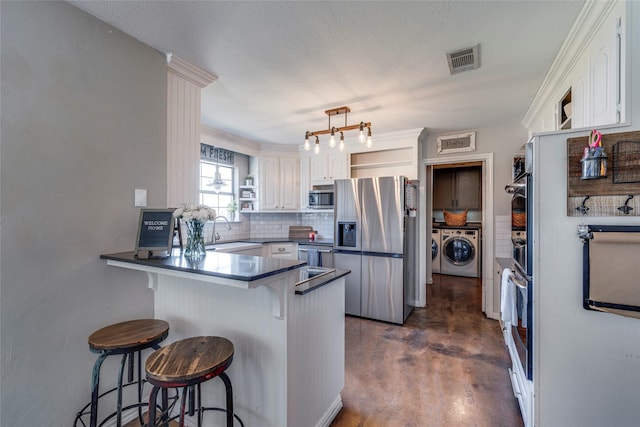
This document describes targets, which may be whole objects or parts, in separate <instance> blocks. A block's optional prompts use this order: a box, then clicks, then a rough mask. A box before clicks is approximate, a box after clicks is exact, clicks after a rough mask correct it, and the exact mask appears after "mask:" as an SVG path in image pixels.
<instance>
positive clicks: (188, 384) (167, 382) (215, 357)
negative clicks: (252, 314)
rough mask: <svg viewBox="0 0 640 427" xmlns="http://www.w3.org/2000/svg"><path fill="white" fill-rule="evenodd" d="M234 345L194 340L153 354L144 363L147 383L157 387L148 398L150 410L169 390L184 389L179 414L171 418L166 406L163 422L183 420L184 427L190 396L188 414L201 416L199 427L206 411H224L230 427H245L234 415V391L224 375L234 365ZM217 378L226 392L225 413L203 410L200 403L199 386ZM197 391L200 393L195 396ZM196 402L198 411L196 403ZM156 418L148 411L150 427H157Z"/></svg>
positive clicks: (218, 340) (217, 340)
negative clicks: (236, 424) (160, 394)
mask: <svg viewBox="0 0 640 427" xmlns="http://www.w3.org/2000/svg"><path fill="white" fill-rule="evenodd" d="M233 354H234V347H233V343H232V342H231V341H229V340H228V339H226V338H223V337H206V336H205V337H193V338H187V339H184V340H180V341H176V342H174V343H172V344H169V345H167V346H165V347H163V348H161V349H159V350H156V351H155V352H154V353H153V354H151V355H150V356H149V357H148V358H147V361H146V362H145V370H146V374H147V380H148V381H149V382H150V383H151V384H152V385H153V386H154V387H153V389H152V390H151V395H150V396H149V407H153V406H155V404H156V398H157V393H158V391H159V390H163V389H166V388H180V387H181V388H182V404H181V408H180V414H179V415H178V416H174V417H172V418H169V416H168V412H169V411H168V410H167V408H166V405H165V403H164V402H163V408H164V409H165V411H164V413H163V414H162V416H161V420H160V422H161V423H162V422H167V421H168V420H169V419H175V418H178V417H180V426H181V427H182V426H184V417H185V406H186V400H187V395H188V396H189V410H188V414H189V415H190V416H193V415H194V414H195V413H196V412H197V415H198V426H201V425H202V416H203V412H204V411H207V410H214V411H223V412H226V414H227V426H228V427H233V422H234V421H233V419H234V418H235V419H237V420H238V421H239V422H240V425H242V426H244V424H243V423H242V420H241V419H240V418H239V417H238V416H237V415H235V414H234V413H233V390H232V387H231V381H230V380H229V377H228V376H227V374H226V373H225V371H226V370H227V368H229V366H231V362H232V361H233ZM214 377H220V379H221V380H222V382H223V383H224V385H225V390H226V409H222V408H216V407H204V406H203V405H202V400H201V391H200V385H201V384H202V383H203V382H205V381H208V380H210V379H211V378H214ZM194 388H195V389H197V391H196V392H194ZM196 398H197V408H196V405H195V399H196ZM155 419H156V414H155V412H154V411H149V426H155V425H156V424H155Z"/></svg>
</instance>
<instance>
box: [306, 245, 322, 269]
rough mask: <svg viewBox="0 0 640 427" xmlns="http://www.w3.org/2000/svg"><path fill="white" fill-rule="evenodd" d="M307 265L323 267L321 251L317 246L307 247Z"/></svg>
mask: <svg viewBox="0 0 640 427" xmlns="http://www.w3.org/2000/svg"><path fill="white" fill-rule="evenodd" d="M307 265H308V266H309V267H322V259H321V258H320V252H318V250H317V249H315V248H309V249H307Z"/></svg>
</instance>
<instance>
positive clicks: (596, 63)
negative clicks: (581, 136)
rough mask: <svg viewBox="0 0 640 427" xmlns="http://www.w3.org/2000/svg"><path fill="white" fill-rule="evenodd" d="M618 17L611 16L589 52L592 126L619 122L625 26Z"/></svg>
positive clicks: (590, 121) (595, 37)
mask: <svg viewBox="0 0 640 427" xmlns="http://www.w3.org/2000/svg"><path fill="white" fill-rule="evenodd" d="M620 25H621V22H620V21H619V19H618V18H617V17H613V19H609V21H608V22H607V23H605V24H604V25H603V27H602V29H601V30H600V31H599V32H598V33H597V34H596V35H595V36H594V39H593V41H592V43H591V50H590V52H589V77H590V83H591V84H590V85H589V86H590V87H589V94H590V104H591V108H590V112H591V115H590V117H589V124H590V125H592V126H599V125H610V124H613V123H618V122H619V121H620V118H619V116H618V107H619V94H618V93H619V87H620V84H621V82H620V72H619V66H620V65H619V64H620V47H621V43H620V40H619V37H620V35H621V34H620V33H621V31H622V27H621V26H620Z"/></svg>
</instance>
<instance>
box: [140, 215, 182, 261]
mask: <svg viewBox="0 0 640 427" xmlns="http://www.w3.org/2000/svg"><path fill="white" fill-rule="evenodd" d="M174 210H175V209H140V217H139V219H138V234H137V236H136V249H135V252H136V256H138V257H140V258H164V257H168V256H169V255H171V247H172V246H173V236H174V230H175V221H174V219H173V211H174Z"/></svg>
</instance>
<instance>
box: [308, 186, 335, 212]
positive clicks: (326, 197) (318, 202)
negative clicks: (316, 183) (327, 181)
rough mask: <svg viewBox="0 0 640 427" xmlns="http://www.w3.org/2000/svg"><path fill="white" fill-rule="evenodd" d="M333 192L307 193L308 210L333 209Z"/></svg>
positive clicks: (315, 191)
mask: <svg viewBox="0 0 640 427" xmlns="http://www.w3.org/2000/svg"><path fill="white" fill-rule="evenodd" d="M333 198H334V193H333V190H314V191H309V209H333Z"/></svg>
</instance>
